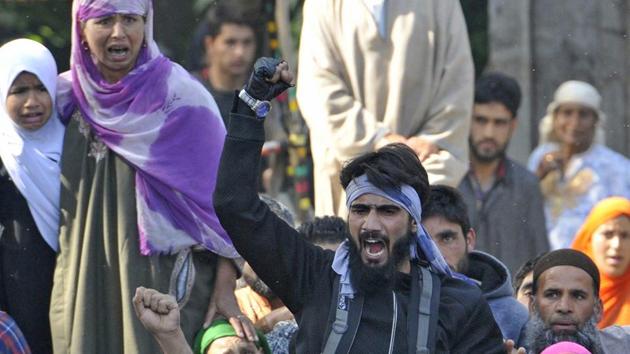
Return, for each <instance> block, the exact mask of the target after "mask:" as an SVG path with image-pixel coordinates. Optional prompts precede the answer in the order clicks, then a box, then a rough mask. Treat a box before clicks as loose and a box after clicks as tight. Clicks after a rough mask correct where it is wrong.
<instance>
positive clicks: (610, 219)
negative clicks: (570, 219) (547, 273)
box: [572, 197, 630, 328]
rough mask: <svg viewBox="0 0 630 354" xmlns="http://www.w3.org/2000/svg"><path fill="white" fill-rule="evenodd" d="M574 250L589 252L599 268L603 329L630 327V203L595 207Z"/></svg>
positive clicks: (603, 203)
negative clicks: (616, 326) (618, 326)
mask: <svg viewBox="0 0 630 354" xmlns="http://www.w3.org/2000/svg"><path fill="white" fill-rule="evenodd" d="M572 248H573V249H576V250H579V251H582V252H584V253H586V254H587V255H588V256H589V257H591V259H593V261H594V262H595V264H596V265H597V268H599V274H600V277H601V287H600V291H599V297H600V298H601V300H602V302H603V305H604V313H603V316H602V320H601V321H600V322H599V324H598V326H599V328H604V327H608V326H610V325H613V324H616V325H630V267H629V265H630V200H628V199H626V198H622V197H611V198H607V199H604V200H602V201H601V202H599V203H598V204H597V205H595V207H593V209H592V210H591V213H590V214H589V216H588V217H587V218H586V221H585V222H584V224H583V225H582V228H581V229H580V231H579V232H578V233H577V235H576V237H575V241H573V245H572Z"/></svg>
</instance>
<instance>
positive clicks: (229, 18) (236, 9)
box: [206, 0, 260, 37]
mask: <svg viewBox="0 0 630 354" xmlns="http://www.w3.org/2000/svg"><path fill="white" fill-rule="evenodd" d="M257 3H258V2H257V1H253V2H252V1H251V0H217V1H215V2H214V3H213V4H212V5H211V6H210V8H209V9H208V12H207V13H206V19H207V21H208V32H207V34H206V35H207V36H210V37H216V36H217V35H218V34H219V33H221V26H223V25H224V24H236V25H240V26H247V27H249V28H251V29H252V31H253V32H254V34H256V33H257V32H258V28H259V27H260V24H259V22H258V19H259V18H260V14H259V13H257V12H258V11H259V10H260V9H259V6H257Z"/></svg>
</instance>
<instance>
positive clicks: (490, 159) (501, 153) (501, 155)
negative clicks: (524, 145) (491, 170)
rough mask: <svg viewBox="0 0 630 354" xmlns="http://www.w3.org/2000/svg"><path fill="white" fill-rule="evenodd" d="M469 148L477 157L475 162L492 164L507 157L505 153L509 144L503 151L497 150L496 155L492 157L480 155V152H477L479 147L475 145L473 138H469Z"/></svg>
mask: <svg viewBox="0 0 630 354" xmlns="http://www.w3.org/2000/svg"><path fill="white" fill-rule="evenodd" d="M468 147H469V148H470V153H471V154H472V155H473V156H474V157H475V160H477V161H479V162H482V163H490V162H494V161H496V160H499V159H503V158H504V157H505V151H506V150H507V148H508V144H505V146H503V148H502V149H499V150H497V152H496V153H494V154H493V155H490V156H486V155H482V154H481V153H479V150H477V146H476V145H475V143H473V141H472V138H471V137H468Z"/></svg>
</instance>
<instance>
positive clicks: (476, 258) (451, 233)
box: [422, 186, 528, 344]
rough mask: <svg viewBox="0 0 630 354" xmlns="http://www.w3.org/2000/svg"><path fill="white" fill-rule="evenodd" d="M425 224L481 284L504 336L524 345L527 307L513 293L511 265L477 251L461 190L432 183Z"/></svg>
mask: <svg viewBox="0 0 630 354" xmlns="http://www.w3.org/2000/svg"><path fill="white" fill-rule="evenodd" d="M422 223H423V224H424V226H425V227H426V228H427V230H428V231H429V234H430V235H431V238H433V241H435V243H436V244H437V245H438V247H439V248H440V251H441V252H442V255H443V256H444V258H446V262H447V263H448V264H449V266H450V267H451V269H453V270H454V271H456V272H459V273H461V274H464V275H465V276H467V277H468V278H469V279H471V280H472V281H473V282H475V283H476V284H477V285H478V286H479V288H480V289H481V291H482V292H483V296H484V297H485V299H486V301H488V304H489V305H490V308H491V309H492V314H493V315H494V318H495V320H496V321H497V323H498V324H499V328H501V332H502V333H503V337H504V338H506V339H512V340H513V341H514V342H515V343H518V344H522V341H523V340H524V338H523V337H524V335H522V334H523V333H524V331H525V325H526V324H527V319H528V311H527V308H525V306H523V305H522V304H520V303H519V302H518V301H517V300H516V299H515V298H514V296H513V290H512V284H511V279H510V273H509V271H508V269H507V267H506V266H505V265H504V264H503V263H502V262H501V261H499V260H498V259H496V258H495V257H493V256H491V255H489V254H487V253H484V252H480V251H475V250H474V248H475V241H476V239H477V237H476V235H475V230H474V229H472V228H471V227H470V222H469V220H468V212H467V210H466V203H465V202H464V200H463V199H462V196H461V195H460V194H459V192H458V191H457V190H456V189H454V188H451V187H447V186H431V198H430V200H429V203H427V205H425V207H424V208H423V210H422ZM480 237H484V235H481V236H480Z"/></svg>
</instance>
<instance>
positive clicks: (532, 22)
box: [488, 0, 630, 161]
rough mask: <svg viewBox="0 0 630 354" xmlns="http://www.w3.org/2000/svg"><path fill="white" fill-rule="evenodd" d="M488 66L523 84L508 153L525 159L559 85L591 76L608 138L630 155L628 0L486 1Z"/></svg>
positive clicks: (629, 14) (612, 145) (522, 159)
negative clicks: (597, 90) (600, 102)
mask: <svg viewBox="0 0 630 354" xmlns="http://www.w3.org/2000/svg"><path fill="white" fill-rule="evenodd" d="M488 12H489V16H488V18H489V26H488V28H489V32H490V33H489V37H490V60H489V68H490V69H494V70H500V71H503V72H505V73H507V74H510V75H513V76H514V77H516V78H517V79H518V80H519V83H520V84H521V88H522V89H523V96H524V97H523V102H522V105H521V109H520V112H519V119H520V120H519V128H518V130H517V132H516V135H515V137H514V139H513V141H512V144H511V146H510V154H511V156H513V157H514V158H516V159H517V160H519V161H525V159H526V158H527V155H528V154H529V152H530V151H531V148H532V147H533V146H535V144H536V140H535V139H536V138H537V124H538V121H539V119H540V118H541V117H542V116H543V115H544V113H545V109H546V107H547V104H548V103H549V101H550V100H551V99H552V97H553V92H554V90H555V89H556V87H558V85H559V84H561V83H562V82H564V81H566V80H571V79H576V80H583V81H587V82H590V83H591V84H593V85H594V86H595V87H597V88H598V89H599V91H600V93H601V94H602V97H603V104H602V110H603V111H604V112H606V114H607V115H608V121H607V122H606V137H607V145H608V146H610V147H611V148H612V149H614V150H616V151H619V152H621V153H623V154H625V155H626V156H629V155H630V89H629V85H630V40H629V38H628V31H629V28H630V0H619V1H611V0H597V1H596V0H489V1H488Z"/></svg>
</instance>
